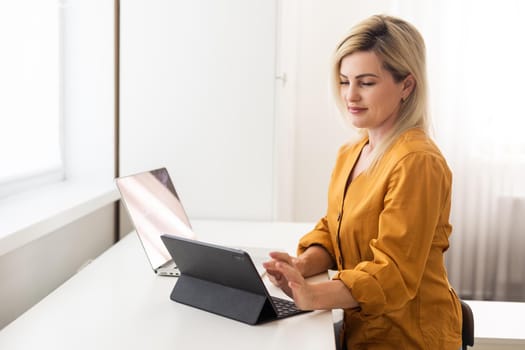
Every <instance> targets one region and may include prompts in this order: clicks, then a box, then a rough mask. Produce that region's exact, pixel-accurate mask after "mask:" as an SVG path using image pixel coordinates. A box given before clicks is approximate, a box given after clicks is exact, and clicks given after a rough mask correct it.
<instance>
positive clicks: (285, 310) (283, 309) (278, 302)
mask: <svg viewBox="0 0 525 350" xmlns="http://www.w3.org/2000/svg"><path fill="white" fill-rule="evenodd" d="M272 302H273V305H274V306H275V308H276V309H277V317H278V318H284V317H288V316H291V315H295V314H300V313H304V312H308V311H306V310H300V309H298V308H297V305H295V303H294V302H293V301H291V300H286V299H281V298H278V297H273V296H272Z"/></svg>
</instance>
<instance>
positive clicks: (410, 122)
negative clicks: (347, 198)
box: [332, 15, 430, 169]
mask: <svg viewBox="0 0 525 350" xmlns="http://www.w3.org/2000/svg"><path fill="white" fill-rule="evenodd" d="M360 51H370V52H374V53H375V54H376V55H377V57H378V58H379V59H380V60H381V61H382V63H383V67H384V68H385V69H386V70H387V71H389V72H390V73H391V74H392V76H393V78H394V81H396V82H401V81H403V79H405V78H406V77H407V76H408V75H412V76H413V78H414V80H415V87H414V89H413V91H412V93H411V94H410V95H409V96H408V97H407V98H406V99H405V100H404V102H402V103H401V106H400V110H399V115H398V118H397V120H396V122H395V125H394V127H393V129H392V130H391V131H390V133H389V134H388V135H386V136H385V138H384V139H383V140H382V141H381V143H380V144H377V145H375V148H374V151H373V152H372V158H371V165H370V167H369V169H373V167H374V166H375V165H376V164H377V162H378V161H379V159H380V158H381V157H382V156H383V154H384V153H385V151H386V150H387V149H388V147H389V146H390V145H391V144H392V143H393V142H394V141H395V140H396V139H397V138H398V137H399V135H400V134H401V133H403V132H404V131H406V130H408V129H410V128H420V129H422V130H423V131H424V132H425V133H426V134H427V135H428V133H429V124H430V117H429V115H428V110H427V109H428V101H427V99H428V98H427V76H426V63H425V42H424V40H423V37H422V36H421V34H420V33H419V32H418V30H417V29H416V28H415V27H414V26H413V25H412V24H410V23H408V22H406V21H404V20H402V19H399V18H396V17H391V16H385V15H375V16H372V17H369V18H367V19H365V20H364V21H362V22H360V23H358V24H357V25H356V26H354V27H353V28H352V29H351V31H350V33H349V34H348V35H347V36H345V38H344V39H343V40H341V42H340V43H339V45H338V46H337V49H336V51H335V54H334V57H333V70H332V89H333V93H334V96H335V100H336V103H337V106H338V107H339V109H340V110H341V112H342V113H343V115H346V114H347V113H348V112H347V109H346V105H345V102H344V100H343V99H342V97H341V94H340V79H341V78H340V68H341V61H342V59H343V58H344V57H346V56H348V55H351V54H353V53H355V52H360ZM362 131H363V132H364V131H365V130H362Z"/></svg>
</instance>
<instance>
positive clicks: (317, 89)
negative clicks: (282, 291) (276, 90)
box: [279, 0, 397, 221]
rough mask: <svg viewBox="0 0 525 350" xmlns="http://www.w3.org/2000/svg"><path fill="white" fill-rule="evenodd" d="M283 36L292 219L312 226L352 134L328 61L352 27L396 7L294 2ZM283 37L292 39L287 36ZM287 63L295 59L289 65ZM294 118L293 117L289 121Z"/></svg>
mask: <svg viewBox="0 0 525 350" xmlns="http://www.w3.org/2000/svg"><path fill="white" fill-rule="evenodd" d="M285 3H286V4H285V6H295V7H296V10H295V11H286V10H285V11H284V12H283V13H284V14H285V16H286V17H285V18H284V19H283V23H284V24H283V26H282V31H283V32H284V34H283V36H284V37H285V38H286V40H288V43H285V44H284V45H282V48H281V50H282V51H281V52H280V56H281V57H283V58H282V59H283V60H285V61H286V62H287V67H284V68H283V69H284V70H285V71H292V72H293V73H292V74H289V76H290V79H289V81H288V85H287V87H286V88H285V90H286V89H288V90H289V91H287V92H286V93H287V94H288V95H291V96H294V99H293V100H289V103H291V104H293V105H294V106H295V108H288V109H287V110H285V112H284V113H283V114H284V115H280V116H279V117H280V118H283V117H284V118H292V119H293V128H291V131H290V132H289V137H290V138H292V139H293V140H294V144H293V148H294V154H293V164H294V167H293V181H292V182H291V183H292V185H293V195H292V197H293V199H292V201H291V202H292V204H291V206H292V207H293V210H292V211H291V212H292V213H291V219H293V220H296V221H315V220H317V219H318V218H320V217H321V216H323V215H324V213H325V210H326V194H327V189H328V182H329V179H330V174H331V171H332V167H333V165H334V162H335V157H336V153H337V150H338V148H339V147H340V146H341V145H342V144H343V143H345V142H346V141H347V140H348V139H349V137H350V136H353V135H354V131H353V130H351V129H349V128H348V127H347V126H346V125H345V124H344V123H343V121H342V119H341V117H340V114H339V112H338V111H337V110H336V108H335V104H334V102H333V97H332V93H331V90H330V86H329V77H330V69H331V55H332V53H333V51H334V49H335V46H336V45H337V43H338V42H339V40H340V39H341V38H342V37H343V36H344V34H346V33H347V32H348V30H349V29H350V27H352V26H353V25H354V24H356V23H357V22H358V21H360V20H362V19H364V18H366V17H367V16H369V15H372V14H377V13H392V12H394V11H395V10H396V6H397V5H396V4H397V2H396V1H391V0H381V1H358V0H337V1H335V0H333V1H319V0H296V1H293V5H290V3H291V2H285ZM286 33H294V34H293V35H287V34H286ZM289 57H295V58H294V59H293V60H290V59H289ZM290 114H292V116H290Z"/></svg>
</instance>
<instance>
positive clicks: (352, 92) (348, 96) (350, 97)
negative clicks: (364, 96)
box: [343, 84, 361, 102]
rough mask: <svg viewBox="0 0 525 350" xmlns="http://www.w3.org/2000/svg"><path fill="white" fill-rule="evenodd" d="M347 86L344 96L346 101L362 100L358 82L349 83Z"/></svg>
mask: <svg viewBox="0 0 525 350" xmlns="http://www.w3.org/2000/svg"><path fill="white" fill-rule="evenodd" d="M345 87H346V89H343V97H344V99H345V101H346V102H355V101H359V100H360V98H361V97H360V95H359V91H358V89H357V86H356V84H348V85H346V86H345Z"/></svg>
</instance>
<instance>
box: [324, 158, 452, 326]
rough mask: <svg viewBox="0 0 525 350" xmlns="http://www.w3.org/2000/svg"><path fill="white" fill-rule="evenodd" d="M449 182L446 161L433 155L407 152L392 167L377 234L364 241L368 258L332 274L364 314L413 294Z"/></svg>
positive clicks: (391, 307)
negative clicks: (350, 293) (366, 244)
mask: <svg viewBox="0 0 525 350" xmlns="http://www.w3.org/2000/svg"><path fill="white" fill-rule="evenodd" d="M450 186H451V177H450V176H449V172H448V168H447V166H446V164H445V163H444V162H443V161H442V160H441V159H440V158H439V157H434V156H433V155H432V154H428V153H424V152H419V153H410V154H408V155H406V156H405V157H404V158H403V159H402V160H400V161H399V162H398V163H397V164H396V165H395V166H394V167H393V169H392V172H391V173H390V175H389V178H388V181H387V182H386V186H385V195H384V201H383V208H382V209H381V210H380V213H379V220H378V222H377V230H378V232H377V236H376V237H377V238H374V239H371V240H370V241H369V242H368V251H369V252H370V253H371V256H372V259H368V260H367V261H361V262H360V263H358V264H357V265H356V266H355V267H354V268H352V269H345V270H342V271H339V272H338V273H337V274H336V275H335V276H334V279H339V280H341V281H342V282H343V283H344V284H345V285H346V286H347V287H348V288H349V289H350V290H351V292H352V295H353V297H354V298H355V299H356V301H357V302H358V303H359V305H360V307H361V316H362V317H368V316H376V315H378V314H383V313H386V312H390V311H394V310H397V309H400V308H402V307H403V306H404V305H405V304H406V303H407V302H408V301H410V300H412V299H413V298H414V297H415V296H416V294H417V291H418V288H419V285H420V283H421V279H422V276H423V273H424V270H425V266H426V263H427V260H428V256H429V254H430V250H431V246H432V242H433V239H434V236H435V232H436V231H437V230H439V222H440V215H441V213H442V212H443V208H444V206H445V205H447V201H449V200H450V198H448V194H449V193H450ZM343 250H344V247H343Z"/></svg>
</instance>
